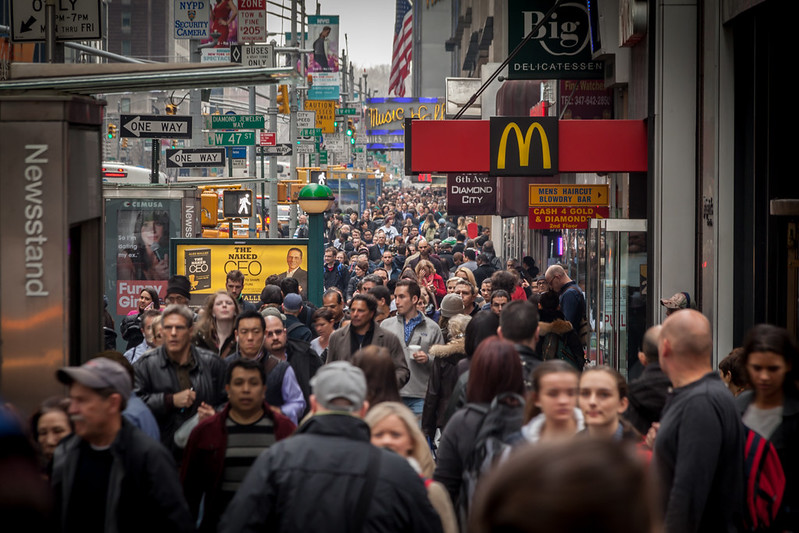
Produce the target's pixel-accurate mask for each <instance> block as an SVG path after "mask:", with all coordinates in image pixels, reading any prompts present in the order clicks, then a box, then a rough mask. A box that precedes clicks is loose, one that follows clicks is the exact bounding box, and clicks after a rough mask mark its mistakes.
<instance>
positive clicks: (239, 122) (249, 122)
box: [205, 115, 266, 130]
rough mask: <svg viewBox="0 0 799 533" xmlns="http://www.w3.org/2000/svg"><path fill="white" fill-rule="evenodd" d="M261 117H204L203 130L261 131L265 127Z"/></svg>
mask: <svg viewBox="0 0 799 533" xmlns="http://www.w3.org/2000/svg"><path fill="white" fill-rule="evenodd" d="M265 124H266V123H265V121H264V116H263V115H206V117H205V129H208V130H262V129H264V125H265Z"/></svg>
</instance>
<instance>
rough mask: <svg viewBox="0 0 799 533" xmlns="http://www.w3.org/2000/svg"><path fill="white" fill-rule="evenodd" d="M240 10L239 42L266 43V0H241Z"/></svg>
mask: <svg viewBox="0 0 799 533" xmlns="http://www.w3.org/2000/svg"><path fill="white" fill-rule="evenodd" d="M238 9H239V16H238V23H239V42H240V43H256V42H266V40H267V38H268V37H267V33H266V0H239V5H238ZM266 146H274V145H266Z"/></svg>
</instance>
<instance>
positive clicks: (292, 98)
mask: <svg viewBox="0 0 799 533" xmlns="http://www.w3.org/2000/svg"><path fill="white" fill-rule="evenodd" d="M299 37H300V36H299V34H298V33H297V0H292V1H291V45H292V46H293V47H295V48H296V49H299V46H300V39H299ZM289 57H291V65H292V66H296V65H297V63H298V61H299V59H300V54H299V53H298V52H291V54H290V55H289ZM299 68H300V71H301V72H300V73H301V74H302V70H303V69H302V66H300V67H299ZM303 79H304V78H303ZM289 109H290V110H291V113H290V114H289V139H291V143H292V144H294V142H295V139H296V138H297V110H298V109H299V106H298V105H297V81H296V80H295V79H294V78H292V79H291V80H290V81H289ZM291 172H292V177H294V178H295V179H296V177H297V176H298V175H299V174H298V172H297V148H296V147H295V148H294V150H292V151H291ZM296 229H297V204H296V203H295V202H292V203H291V204H290V207H289V237H293V236H294V231H295V230H296Z"/></svg>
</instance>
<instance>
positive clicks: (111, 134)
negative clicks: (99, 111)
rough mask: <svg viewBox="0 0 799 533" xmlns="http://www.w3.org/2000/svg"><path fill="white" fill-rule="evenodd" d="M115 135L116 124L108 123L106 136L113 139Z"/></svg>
mask: <svg viewBox="0 0 799 533" xmlns="http://www.w3.org/2000/svg"><path fill="white" fill-rule="evenodd" d="M116 136H117V125H116V124H109V125H108V138H109V139H113V138H114V137H116Z"/></svg>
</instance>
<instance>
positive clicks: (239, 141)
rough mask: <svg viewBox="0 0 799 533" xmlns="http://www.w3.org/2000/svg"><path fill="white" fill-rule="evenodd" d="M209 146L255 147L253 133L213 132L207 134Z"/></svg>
mask: <svg viewBox="0 0 799 533" xmlns="http://www.w3.org/2000/svg"><path fill="white" fill-rule="evenodd" d="M208 145H209V146H255V132H254V131H233V132H213V133H209V134H208Z"/></svg>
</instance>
